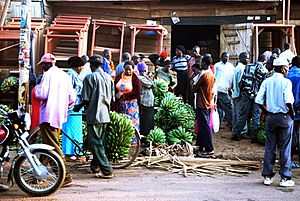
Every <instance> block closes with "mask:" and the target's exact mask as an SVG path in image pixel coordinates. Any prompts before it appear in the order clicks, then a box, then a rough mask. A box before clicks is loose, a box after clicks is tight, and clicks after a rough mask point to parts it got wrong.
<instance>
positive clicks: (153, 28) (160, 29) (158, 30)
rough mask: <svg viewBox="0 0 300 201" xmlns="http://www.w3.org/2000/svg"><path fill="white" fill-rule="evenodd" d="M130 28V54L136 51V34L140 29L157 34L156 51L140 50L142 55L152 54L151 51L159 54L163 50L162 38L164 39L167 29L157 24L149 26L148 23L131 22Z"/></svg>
mask: <svg viewBox="0 0 300 201" xmlns="http://www.w3.org/2000/svg"><path fill="white" fill-rule="evenodd" d="M129 27H130V29H131V49H130V53H131V55H133V54H134V53H135V52H136V38H137V35H138V34H139V33H140V31H146V32H150V33H151V34H153V32H154V34H155V35H157V50H156V52H154V51H152V52H140V51H138V52H139V53H142V54H144V55H147V54H153V53H157V54H160V53H161V52H162V50H163V40H164V35H167V33H168V31H167V30H166V29H165V28H164V27H163V26H162V25H157V26H150V25H146V24H131V25H129Z"/></svg>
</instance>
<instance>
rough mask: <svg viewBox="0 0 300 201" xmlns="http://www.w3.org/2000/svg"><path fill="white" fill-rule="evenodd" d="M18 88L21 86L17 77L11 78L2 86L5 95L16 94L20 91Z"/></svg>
mask: <svg viewBox="0 0 300 201" xmlns="http://www.w3.org/2000/svg"><path fill="white" fill-rule="evenodd" d="M18 86H19V79H18V78H16V77H13V76H10V77H8V78H6V79H5V80H4V81H3V82H2V84H1V86H0V90H1V91H2V92H3V93H14V92H16V90H17V89H18Z"/></svg>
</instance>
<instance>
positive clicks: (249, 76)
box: [239, 63, 267, 99]
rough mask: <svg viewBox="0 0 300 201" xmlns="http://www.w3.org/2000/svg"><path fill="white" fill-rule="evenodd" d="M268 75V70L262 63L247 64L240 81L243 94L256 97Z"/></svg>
mask: <svg viewBox="0 0 300 201" xmlns="http://www.w3.org/2000/svg"><path fill="white" fill-rule="evenodd" d="M266 75H267V71H266V70H265V69H264V66H263V65H262V64H261V63H255V64H248V65H246V66H245V69H244V72H243V75H242V79H241V81H240V83H239V86H240V90H241V94H243V95H247V96H249V97H250V98H253V99H254V98H255V96H256V94H257V93H258V90H259V88H260V85H261V83H262V82H263V81H264V79H265V78H266Z"/></svg>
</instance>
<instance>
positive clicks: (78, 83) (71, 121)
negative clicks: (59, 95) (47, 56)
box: [62, 56, 84, 156]
mask: <svg viewBox="0 0 300 201" xmlns="http://www.w3.org/2000/svg"><path fill="white" fill-rule="evenodd" d="M68 66H69V67H70V70H69V71H68V72H67V73H68V75H69V76H70V77H71V79H72V86H73V89H74V93H76V100H75V103H74V104H75V105H78V104H79V103H80V102H81V91H82V87H83V83H82V79H81V78H80V76H79V74H80V73H81V72H82V70H83V66H84V61H83V60H82V58H80V57H78V56H74V57H70V58H69V59H68ZM72 109H73V108H70V110H69V111H68V115H69V116H68V118H67V122H66V123H64V124H63V127H62V129H63V130H64V131H65V132H66V133H68V135H69V137H71V138H72V139H73V140H76V141H77V142H79V143H82V141H83V140H82V110H80V111H79V112H74V111H73V110H72ZM74 148H75V146H74V144H73V143H72V142H71V141H70V140H69V139H68V138H67V137H65V136H64V135H63V136H62V151H63V153H64V154H65V155H68V156H75V155H76V153H75V151H74Z"/></svg>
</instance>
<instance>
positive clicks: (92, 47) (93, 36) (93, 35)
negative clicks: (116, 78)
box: [90, 20, 97, 55]
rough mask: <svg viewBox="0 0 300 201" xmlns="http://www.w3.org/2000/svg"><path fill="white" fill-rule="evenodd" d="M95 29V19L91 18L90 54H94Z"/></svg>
mask: <svg viewBox="0 0 300 201" xmlns="http://www.w3.org/2000/svg"><path fill="white" fill-rule="evenodd" d="M96 31H97V28H96V22H95V20H93V32H92V44H91V52H90V55H93V54H94V46H95V38H96Z"/></svg>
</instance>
